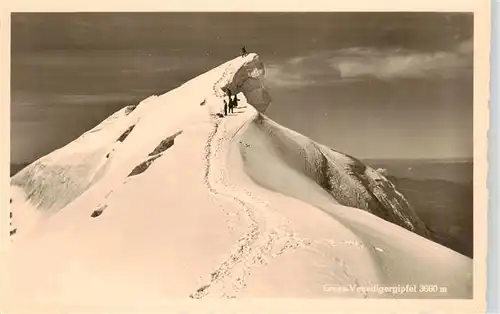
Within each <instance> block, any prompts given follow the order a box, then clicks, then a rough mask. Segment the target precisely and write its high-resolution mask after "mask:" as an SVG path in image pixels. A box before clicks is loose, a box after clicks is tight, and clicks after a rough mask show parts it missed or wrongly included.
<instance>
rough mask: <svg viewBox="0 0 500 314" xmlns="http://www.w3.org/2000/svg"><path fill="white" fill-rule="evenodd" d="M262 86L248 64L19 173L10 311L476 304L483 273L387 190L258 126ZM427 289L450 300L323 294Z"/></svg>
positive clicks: (251, 59) (294, 138)
mask: <svg viewBox="0 0 500 314" xmlns="http://www.w3.org/2000/svg"><path fill="white" fill-rule="evenodd" d="M264 75H265V69H264V65H263V63H262V61H261V60H260V58H259V56H258V55H256V54H249V55H248V56H245V57H238V58H236V59H234V60H231V61H229V62H227V63H225V64H223V65H221V66H219V67H217V68H215V69H213V70H211V71H208V72H207V73H204V74H202V75H200V76H198V77H196V78H194V79H192V80H190V81H188V82H187V83H185V84H183V85H181V86H180V87H179V88H177V89H174V90H172V91H170V92H168V93H166V94H163V95H160V96H151V97H149V98H147V99H145V100H144V101H142V102H141V103H140V104H139V105H137V106H129V107H125V108H123V109H122V110H120V111H118V112H116V113H115V114H113V115H112V116H110V117H109V118H107V119H106V120H104V121H103V122H102V123H101V124H99V125H98V126H96V127H95V128H93V129H92V130H89V131H88V132H86V133H84V134H83V135H82V136H81V137H80V138H78V139H76V140H75V141H73V142H71V143H69V144H68V145H66V146H65V147H62V148H60V149H58V150H56V151H54V152H53V153H51V154H48V155H47V156H45V157H42V158H41V159H39V160H37V161H36V162H34V163H33V164H32V165H30V166H28V167H26V168H25V169H23V170H22V171H21V172H19V173H18V174H16V175H15V176H14V177H13V178H12V179H11V188H12V204H11V206H12V211H13V219H12V224H13V227H14V228H16V229H17V233H16V235H15V236H14V237H13V244H12V247H11V248H10V251H9V256H8V261H9V263H10V265H11V269H9V273H8V274H7V276H5V278H2V279H1V280H0V283H1V284H2V287H1V288H2V290H3V291H7V292H6V293H5V294H3V293H2V295H9V297H8V298H7V299H6V300H9V302H11V304H15V305H17V306H25V304H27V302H28V301H30V300H32V301H33V302H34V304H38V305H39V304H40V302H42V303H44V302H48V301H44V300H51V301H50V302H53V303H54V302H55V303H58V302H59V303H60V302H63V303H66V304H67V303H73V302H74V303H81V302H82V300H92V302H93V304H95V305H96V306H105V305H110V304H117V302H118V303H119V302H123V300H124V299H126V300H128V301H129V302H132V303H134V304H142V303H144V304H146V303H148V302H155V301H158V300H162V299H164V298H169V297H181V298H182V297H185V298H189V297H190V298H194V299H203V298H207V297H216V298H220V297H223V298H237V297H360V298H368V297H370V298H371V297H388V298H394V297H406V298H411V297H426V298H429V297H430V298H443V297H445V298H449V297H461V298H468V297H471V296H472V260H471V259H469V258H467V257H465V256H462V255H460V254H458V253H456V252H454V251H452V250H449V249H447V248H445V247H443V246H441V245H439V244H436V243H434V242H432V241H429V240H427V239H425V238H424V237H422V236H427V235H428V230H427V228H426V227H425V225H424V224H423V223H422V222H421V221H420V219H419V218H418V216H417V215H416V214H415V213H414V212H413V211H412V209H411V206H410V205H409V204H408V202H407V201H406V199H405V198H404V196H403V195H401V193H399V192H398V191H397V190H396V188H395V187H394V185H393V184H392V183H390V182H389V181H388V180H387V179H386V178H385V177H383V176H382V175H381V174H380V173H378V172H377V171H375V170H373V169H371V168H369V167H367V166H365V165H364V164H362V163H361V162H360V161H358V160H356V159H355V158H353V157H350V156H347V155H344V154H342V153H339V152H336V151H334V150H332V149H330V148H328V147H326V146H324V145H321V144H318V143H315V142H313V141H312V140H311V139H309V138H307V137H305V136H302V135H300V134H298V133H296V132H294V131H292V130H289V129H287V128H285V127H282V126H280V125H279V124H277V123H275V122H274V121H272V120H271V119H269V118H267V117H266V116H265V115H264V114H263V113H264V112H265V109H266V108H267V107H268V106H269V104H270V101H271V97H270V96H269V94H268V92H267V91H266V89H265V87H264V84H263V83H262V77H263V76H264ZM228 88H230V89H231V91H233V93H241V94H243V96H242V95H241V94H238V97H239V98H240V99H242V98H243V99H242V100H241V102H240V105H239V106H238V107H237V108H236V109H235V112H234V114H230V115H228V116H227V117H223V116H222V117H221V116H220V112H221V108H222V105H223V101H222V99H223V94H224V90H226V89H228ZM33 260H36V261H37V267H36V269H35V268H34V267H32V264H31V262H32V261H33ZM409 261H411V263H409ZM429 270H432V272H430V271H429ZM292 274H293V276H292ZM82 283H85V284H82ZM417 283H422V284H426V285H428V284H436V285H440V286H446V289H447V291H446V293H443V291H440V292H439V291H438V292H432V293H429V292H428V291H420V292H418V291H417V292H406V293H400V294H398V295H394V294H393V293H391V292H387V291H386V292H383V293H380V292H379V291H368V290H366V289H365V290H363V289H361V290H358V291H350V292H346V291H341V290H342V289H337V290H335V289H334V290H335V291H332V289H325V286H332V285H333V286H343V287H346V286H348V285H357V286H364V287H369V286H373V285H376V284H377V285H386V286H389V285H407V284H417ZM27 300H28V301H27ZM2 302H3V301H2ZM5 302H7V301H5ZM51 304H52V303H51ZM26 306H27V305H26ZM33 306H35V305H33Z"/></svg>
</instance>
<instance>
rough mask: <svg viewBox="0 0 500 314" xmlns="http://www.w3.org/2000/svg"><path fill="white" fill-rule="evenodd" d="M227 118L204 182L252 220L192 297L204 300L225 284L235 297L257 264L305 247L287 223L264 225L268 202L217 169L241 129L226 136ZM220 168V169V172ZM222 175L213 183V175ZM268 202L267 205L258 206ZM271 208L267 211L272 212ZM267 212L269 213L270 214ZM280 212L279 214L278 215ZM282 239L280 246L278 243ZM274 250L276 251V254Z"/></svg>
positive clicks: (215, 132) (219, 125) (213, 142)
mask: <svg viewBox="0 0 500 314" xmlns="http://www.w3.org/2000/svg"><path fill="white" fill-rule="evenodd" d="M229 70H230V68H229V67H228V68H226V70H225V71H224V73H223V75H222V77H221V78H220V79H219V80H218V81H217V82H216V83H215V84H214V94H215V95H217V90H216V89H217V86H218V83H219V82H220V81H221V80H223V79H224V78H225V77H226V76H227V75H228V72H229ZM224 121H225V120H223V119H219V118H215V117H214V118H213V127H212V130H211V132H210V133H209V136H208V139H207V142H206V145H205V169H204V178H203V181H204V184H205V186H206V187H207V189H208V190H209V191H210V193H212V194H214V195H216V196H220V197H224V198H226V199H229V200H230V201H232V202H234V203H236V204H238V206H239V207H240V208H241V209H242V210H243V216H244V217H245V218H246V219H247V220H248V221H249V226H248V228H247V231H246V232H245V233H244V234H243V235H242V236H241V237H240V238H239V240H238V242H237V244H236V247H235V249H234V250H233V251H232V252H231V253H230V254H229V256H228V257H227V258H226V259H225V260H224V261H223V262H222V263H221V264H220V265H219V267H217V269H215V270H214V271H213V272H212V273H211V274H210V279H209V280H208V283H207V284H204V285H202V286H201V287H200V288H198V289H197V290H196V292H194V293H192V294H191V295H190V297H191V298H195V299H201V298H203V297H205V296H207V295H208V294H209V293H210V290H211V288H212V287H213V286H215V285H219V284H221V285H222V287H220V289H221V290H222V297H226V298H233V297H235V294H236V293H237V292H238V291H240V290H241V289H244V288H245V287H246V283H245V279H246V278H247V277H248V276H249V275H250V274H251V272H252V269H253V268H254V267H257V266H260V265H265V264H267V263H268V261H269V260H270V259H271V258H273V257H276V256H279V255H281V254H283V253H284V252H285V251H287V250H289V249H294V248H298V247H303V246H305V245H306V244H304V242H303V241H300V240H298V239H296V238H295V237H294V236H293V233H292V232H290V231H288V230H287V229H288V228H287V226H286V225H279V226H278V227H276V228H265V227H263V226H264V225H265V224H264V221H263V219H262V218H261V217H259V216H262V214H263V212H264V211H263V210H262V207H265V206H266V205H265V202H263V201H262V200H260V199H258V198H256V197H255V196H253V195H252V194H251V193H250V192H248V191H245V190H243V189H241V188H240V189H237V188H235V187H233V186H230V185H229V184H228V183H227V181H226V179H225V176H224V170H223V169H214V160H215V159H216V156H215V155H216V154H217V153H219V152H224V144H226V143H228V142H229V141H231V140H232V138H234V136H235V135H236V134H237V133H238V132H239V131H240V130H241V128H242V127H240V128H238V129H237V130H236V131H235V132H234V133H233V134H232V136H226V134H225V133H226V131H227V130H226V128H225V123H224ZM217 170H218V171H217ZM217 174H219V176H218V177H216V179H215V183H214V182H213V180H214V179H213V177H214V176H216V175H217ZM257 204H264V205H257ZM268 211H269V210H266V212H268ZM266 215H267V214H266ZM275 215H276V214H275ZM277 242H280V243H281V245H280V248H278V247H277V246H276V243H277ZM272 251H275V253H273V252H272Z"/></svg>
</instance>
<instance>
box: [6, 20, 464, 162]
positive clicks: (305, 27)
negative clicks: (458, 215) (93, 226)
mask: <svg viewBox="0 0 500 314" xmlns="http://www.w3.org/2000/svg"><path fill="white" fill-rule="evenodd" d="M472 27H473V17H472V15H470V14H442V13H294V14H278V13H198V14H193V13H191V14H181V13H140V14H138V13H121V14H95V13H92V14H89V13H85V14H81V13H80V14H14V15H13V16H12V68H11V69H12V82H11V86H12V133H11V136H12V141H11V143H12V151H11V156H12V160H13V162H22V161H32V160H33V159H35V158H38V157H41V156H42V155H44V154H46V153H48V152H50V151H52V150H54V149H55V148H58V147H60V146H63V145H65V144H67V143H68V142H69V141H71V140H73V139H75V138H76V137H78V136H79V135H80V134H81V133H83V132H85V131H86V130H88V129H89V128H91V127H93V126H94V125H96V124H97V123H99V122H100V121H101V120H103V119H104V118H106V117H107V116H108V115H109V114H111V113H112V112H114V111H116V110H118V109H119V108H120V107H122V106H124V105H128V104H131V103H137V102H138V101H140V100H141V99H143V98H145V97H147V96H148V95H150V94H152V93H163V92H166V91H168V90H170V89H172V88H175V87H176V86H178V85H180V84H182V83H184V82H185V81H186V80H188V79H190V78H192V77H194V76H196V75H198V74H201V73H203V72H205V71H206V70H209V69H211V68H213V67H215V66H217V65H219V64H221V63H223V62H225V61H226V60H228V59H231V58H233V57H235V56H236V55H238V54H239V48H240V46H241V45H242V44H245V45H246V46H247V48H248V50H249V51H251V52H256V53H258V54H259V55H260V56H261V58H262V60H263V61H264V63H265V65H266V70H267V75H266V85H267V86H268V89H269V92H270V94H271V96H272V98H273V103H272V105H271V107H270V108H269V111H268V115H269V116H270V117H271V118H273V119H275V120H276V121H277V122H279V123H282V124H284V125H285V126H287V127H290V128H292V129H295V130H297V131H299V132H301V133H303V134H305V135H307V136H310V137H312V138H313V139H315V140H317V141H319V142H321V143H323V144H326V145H328V146H330V147H332V148H335V149H337V150H340V151H343V152H346V153H348V154H351V155H353V156H355V157H358V158H447V157H455V158H464V157H471V156H472V112H473V108H472V105H473V98H472V94H473V86H472V76H473V72H472V56H473V51H472V33H473V28H472Z"/></svg>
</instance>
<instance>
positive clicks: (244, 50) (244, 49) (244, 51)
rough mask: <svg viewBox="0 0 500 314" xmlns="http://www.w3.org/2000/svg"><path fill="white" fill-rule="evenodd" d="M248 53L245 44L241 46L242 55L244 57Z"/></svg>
mask: <svg viewBox="0 0 500 314" xmlns="http://www.w3.org/2000/svg"><path fill="white" fill-rule="evenodd" d="M246 55H248V52H247V48H245V46H243V47H241V56H242V57H244V56H246Z"/></svg>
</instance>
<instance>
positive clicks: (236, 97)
mask: <svg viewBox="0 0 500 314" xmlns="http://www.w3.org/2000/svg"><path fill="white" fill-rule="evenodd" d="M238 101H239V99H238V96H237V95H234V98H233V107H234V108H236V107H238Z"/></svg>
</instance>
